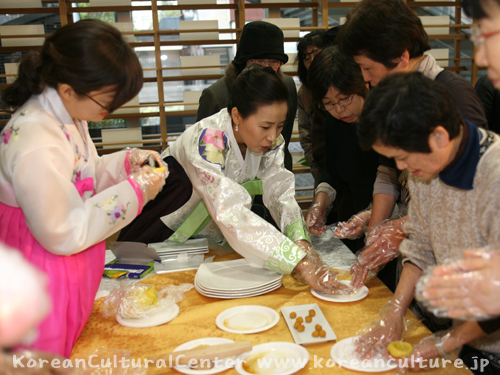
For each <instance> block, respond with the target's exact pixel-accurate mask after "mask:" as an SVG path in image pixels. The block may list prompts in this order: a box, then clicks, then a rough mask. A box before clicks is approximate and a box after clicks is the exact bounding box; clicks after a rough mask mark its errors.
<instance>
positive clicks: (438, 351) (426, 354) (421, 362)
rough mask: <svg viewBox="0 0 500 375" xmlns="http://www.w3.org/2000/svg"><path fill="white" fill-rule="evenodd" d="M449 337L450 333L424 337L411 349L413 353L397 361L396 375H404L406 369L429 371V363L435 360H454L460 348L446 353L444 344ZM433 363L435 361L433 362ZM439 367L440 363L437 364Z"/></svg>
mask: <svg viewBox="0 0 500 375" xmlns="http://www.w3.org/2000/svg"><path fill="white" fill-rule="evenodd" d="M449 337H450V331H439V332H436V333H434V334H433V335H430V336H427V337H424V338H423V339H422V340H421V341H420V342H419V343H418V344H417V345H415V347H414V349H413V353H412V354H411V355H410V356H408V357H405V358H403V359H401V360H400V361H397V362H398V364H399V369H398V374H406V373H407V372H408V369H411V370H412V371H420V370H425V369H429V365H430V363H429V361H430V360H431V359H436V358H446V359H451V361H452V362H453V360H455V359H456V358H457V356H458V353H459V352H460V348H456V349H454V350H452V351H451V352H448V351H446V349H445V348H444V347H445V346H446V344H445V342H446V340H448V338H449ZM433 363H435V361H433ZM439 365H440V366H441V363H439Z"/></svg>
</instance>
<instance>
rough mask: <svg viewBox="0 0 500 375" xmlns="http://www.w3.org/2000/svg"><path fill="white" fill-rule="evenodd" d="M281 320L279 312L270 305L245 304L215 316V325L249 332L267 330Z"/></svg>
mask: <svg viewBox="0 0 500 375" xmlns="http://www.w3.org/2000/svg"><path fill="white" fill-rule="evenodd" d="M279 320H280V316H279V314H278V313H277V312H276V311H274V310H273V309H270V308H269V307H265V306H260V305H243V306H236V307H232V308H230V309H227V310H224V311H223V312H221V313H220V314H219V315H217V318H215V325H216V326H217V327H219V328H220V329H222V330H223V331H226V332H231V333H243V334H249V333H256V332H262V331H266V330H268V329H269V328H271V327H274V326H275V325H276V324H277V323H278V322H279Z"/></svg>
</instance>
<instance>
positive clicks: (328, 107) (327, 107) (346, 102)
mask: <svg viewBox="0 0 500 375" xmlns="http://www.w3.org/2000/svg"><path fill="white" fill-rule="evenodd" d="M354 95H355V94H352V95H351V96H348V97H347V98H344V99H340V100H339V101H338V102H337V103H332V102H330V103H320V104H318V107H319V109H322V110H324V111H332V110H333V109H334V108H335V106H337V105H338V106H339V112H340V111H342V110H343V109H345V108H346V107H348V106H350V105H351V103H352V99H353V98H354Z"/></svg>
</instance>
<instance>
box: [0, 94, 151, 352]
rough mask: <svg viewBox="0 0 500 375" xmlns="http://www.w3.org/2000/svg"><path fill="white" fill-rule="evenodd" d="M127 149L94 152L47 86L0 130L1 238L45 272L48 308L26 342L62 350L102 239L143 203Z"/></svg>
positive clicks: (79, 314) (80, 322)
mask: <svg viewBox="0 0 500 375" xmlns="http://www.w3.org/2000/svg"><path fill="white" fill-rule="evenodd" d="M129 172H130V165H129V158H128V153H127V152H125V151H124V152H118V153H115V154H110V155H106V156H103V157H101V158H100V157H99V156H98V155H97V151H96V149H95V146H94V144H93V143H92V140H91V139H90V135H89V133H88V130H87V124H86V123H85V122H82V121H77V122H76V123H75V122H74V121H73V119H72V118H71V117H70V115H69V113H68V112H67V110H66V108H65V107H64V105H63V103H62V101H61V98H60V97H59V95H58V94H57V92H56V91H55V90H54V89H51V88H49V89H46V90H45V91H44V92H43V93H42V94H40V95H35V96H33V97H31V99H29V100H28V101H27V102H26V103H25V104H24V105H23V106H22V107H21V108H19V109H18V110H17V111H16V113H14V115H13V116H12V118H11V120H10V121H9V122H8V123H7V125H6V126H5V128H4V130H3V131H2V133H1V134H0V241H1V242H3V243H5V244H7V245H9V246H11V247H12V248H14V249H17V250H18V251H20V252H21V253H22V254H23V256H24V258H25V259H27V260H28V261H30V262H31V263H32V264H33V265H34V266H35V267H37V268H38V269H40V270H42V271H43V272H44V273H45V274H46V275H47V277H48V280H49V283H48V291H49V295H50V297H51V305H52V306H51V310H50V313H49V315H48V316H47V317H46V318H45V319H44V320H43V321H42V323H41V324H40V325H39V326H38V327H37V329H38V336H37V338H36V340H35V341H34V342H32V343H31V344H29V345H27V346H26V347H27V348H30V349H38V350H41V351H46V352H51V353H56V354H60V355H62V356H66V357H69V355H70V354H71V349H72V348H73V345H74V343H75V342H76V340H77V338H78V336H79V335H80V333H81V331H82V330H83V327H84V326H85V323H86V322H87V319H88V318H89V316H90V313H91V311H92V306H93V303H94V298H95V295H96V293H97V290H98V287H99V283H100V281H101V278H102V272H103V269H104V257H105V249H106V247H105V243H104V239H105V238H106V237H108V236H110V235H111V234H113V233H115V232H117V231H118V230H120V229H121V228H123V227H124V226H125V225H127V224H129V223H130V222H131V221H132V220H133V219H134V218H135V217H136V216H137V215H138V213H139V212H140V211H141V210H142V206H143V196H142V192H141V190H140V188H139V187H138V186H137V184H136V183H135V182H134V181H132V180H130V179H128V175H129Z"/></svg>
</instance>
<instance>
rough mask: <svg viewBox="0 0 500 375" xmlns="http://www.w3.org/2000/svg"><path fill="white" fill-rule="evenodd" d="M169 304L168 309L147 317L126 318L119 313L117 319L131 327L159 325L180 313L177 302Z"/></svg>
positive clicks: (123, 324)
mask: <svg viewBox="0 0 500 375" xmlns="http://www.w3.org/2000/svg"><path fill="white" fill-rule="evenodd" d="M168 306H169V308H167V309H166V310H164V311H162V312H159V313H158V314H155V315H152V316H150V317H149V318H145V319H129V318H124V317H122V316H121V315H120V314H119V313H118V314H116V321H117V322H118V323H120V324H121V325H122V326H125V327H131V328H146V327H154V326H159V325H161V324H165V323H168V322H170V321H171V320H172V319H174V318H175V317H176V316H177V315H179V306H177V305H176V304H175V303H174V304H172V305H168Z"/></svg>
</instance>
